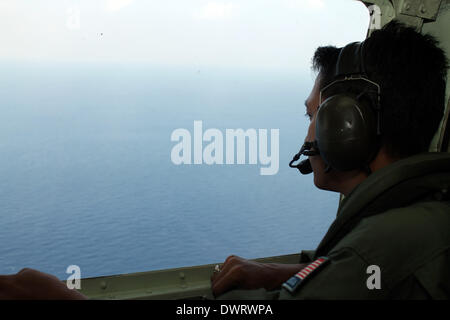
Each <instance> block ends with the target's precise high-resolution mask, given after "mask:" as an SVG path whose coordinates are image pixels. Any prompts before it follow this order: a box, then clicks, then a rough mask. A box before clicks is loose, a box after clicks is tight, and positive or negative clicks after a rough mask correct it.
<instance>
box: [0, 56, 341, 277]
mask: <svg viewBox="0 0 450 320" xmlns="http://www.w3.org/2000/svg"><path fill="white" fill-rule="evenodd" d="M1 69H2V72H1V74H0V99H1V100H0V101H1V103H0V110H1V113H0V114H1V116H0V226H1V229H0V243H1V244H0V274H12V273H16V272H18V271H19V270H20V269H22V268H24V267H29V268H35V269H38V270H41V271H43V272H47V273H51V274H54V275H56V276H57V277H59V278H60V279H66V278H67V277H68V274H66V269H67V267H68V266H69V265H77V266H79V267H80V269H81V277H82V278H88V277H96V276H104V275H113V274H125V273H132V272H142V271H149V270H158V269H166V268H175V267H182V266H193V265H201V264H208V263H217V262H222V261H223V260H225V259H226V257H227V256H228V255H231V254H235V255H238V256H241V257H244V258H260V257H267V256H274V255H282V254H291V253H298V252H300V251H301V250H303V249H314V248H315V247H316V246H317V245H318V244H319V242H320V240H321V239H322V237H323V236H324V234H325V233H326V231H327V229H328V227H329V226H330V224H331V223H332V222H333V220H334V218H335V216H336V210H337V205H338V199H339V197H338V195H337V194H335V193H331V192H327V191H321V190H318V189H317V188H316V187H315V186H314V184H313V177H312V175H308V176H302V175H300V174H299V173H298V171H296V170H293V169H291V168H289V167H288V163H289V161H290V160H291V159H292V157H293V155H294V154H295V153H296V152H297V151H298V150H299V148H300V146H301V145H302V143H303V139H304V137H305V134H306V130H307V126H308V121H309V120H308V119H307V118H306V117H304V112H305V108H304V105H303V101H304V100H305V99H306V97H307V96H308V94H309V90H310V89H311V87H312V84H313V77H312V76H311V74H310V72H309V70H306V71H299V70H250V69H249V70H243V69H236V70H234V69H233V70H232V69H224V68H222V69H219V68H213V67H162V66H158V67H156V66H140V65H132V66H130V65H126V64H117V65H113V64H109V65H107V64H105V65H98V64H97V65H93V64H68V63H52V64H42V63H41V64H38V63H32V62H27V63H8V64H5V63H4V64H3V66H2V68H1ZM194 121H202V124H203V128H204V129H203V130H206V129H208V128H215V129H218V130H220V131H221V132H225V131H226V129H238V128H242V129H244V130H247V129H250V128H254V129H267V130H268V131H269V132H270V129H279V170H278V172H277V173H276V174H274V175H261V174H260V167H261V165H258V164H257V165H254V164H248V162H247V164H239V165H238V164H234V165H227V164H222V165H217V164H213V165H208V164H201V165H200V164H191V165H186V164H181V165H175V164H174V163H173V162H172V161H171V150H172V148H173V147H174V145H175V144H176V142H173V141H171V139H170V138H171V134H172V132H173V131H174V130H176V129H178V128H185V129H186V130H188V131H190V132H191V133H193V130H194Z"/></svg>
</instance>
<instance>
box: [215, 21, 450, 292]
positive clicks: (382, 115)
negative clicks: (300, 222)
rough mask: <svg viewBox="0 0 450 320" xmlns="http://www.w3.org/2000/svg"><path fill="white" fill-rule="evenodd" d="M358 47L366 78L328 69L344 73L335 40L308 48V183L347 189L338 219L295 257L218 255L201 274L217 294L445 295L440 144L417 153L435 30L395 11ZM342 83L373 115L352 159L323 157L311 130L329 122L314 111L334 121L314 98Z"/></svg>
mask: <svg viewBox="0 0 450 320" xmlns="http://www.w3.org/2000/svg"><path fill="white" fill-rule="evenodd" d="M349 47H351V45H349V46H346V47H345V50H347V51H348V50H349V49H348V48H349ZM356 48H357V49H358V50H360V48H363V49H364V50H363V51H361V50H362V49H361V50H360V51H361V52H362V53H361V57H360V60H361V61H362V63H363V69H365V70H364V73H365V74H366V75H367V76H368V79H369V80H370V81H367V80H362V81H361V80H359V81H348V80H345V81H337V80H339V79H341V80H342V79H343V77H342V74H339V72H338V71H337V69H339V68H341V69H345V68H346V67H345V66H342V65H341V63H342V62H339V61H340V60H341V58H342V55H343V53H341V52H342V50H344V49H337V48H335V47H320V48H318V49H317V51H316V53H315V55H314V58H313V68H314V69H315V70H316V71H318V76H317V79H316V81H315V84H314V87H313V89H312V91H311V94H310V95H309V97H308V99H307V100H306V103H305V104H306V113H307V115H308V117H309V118H310V120H311V123H310V126H309V129H308V133H307V136H306V139H305V141H306V142H308V143H309V145H310V147H309V150H310V151H313V152H310V153H307V155H309V161H310V165H311V167H312V171H313V172H314V183H315V185H316V186H317V187H318V188H320V189H324V190H330V191H335V192H340V193H341V194H343V195H345V199H344V200H343V202H342V203H341V205H340V207H339V210H338V213H337V218H336V220H335V221H334V222H333V224H332V225H331V227H330V229H329V230H328V232H327V234H326V235H325V237H324V238H323V240H322V241H321V243H320V244H319V247H318V248H317V249H316V250H315V251H303V252H302V253H301V258H300V261H299V264H297V265H279V264H261V263H257V262H252V261H247V260H245V259H242V258H240V257H236V256H231V257H228V258H227V259H226V261H225V262H224V264H223V265H222V267H221V269H220V271H219V272H215V273H214V275H213V276H212V279H211V280H212V291H213V293H214V295H215V296H216V297H219V298H221V299H277V298H278V299H427V298H436V299H448V298H450V202H449V200H450V199H449V193H450V154H448V153H447V154H433V153H426V152H427V151H428V147H429V145H430V142H431V140H432V138H433V135H434V134H435V132H436V130H437V128H438V126H439V123H440V120H441V119H442V116H443V112H444V105H445V88H446V83H445V82H446V74H447V60H446V58H445V54H444V53H443V51H442V50H441V49H439V48H438V47H437V42H436V41H435V40H434V38H432V37H431V36H428V35H421V34H420V33H417V32H416V31H415V30H414V29H412V28H409V27H406V26H404V25H402V24H399V23H397V22H391V23H389V24H388V25H386V26H385V27H384V28H383V29H381V30H377V31H375V32H374V33H373V34H372V36H371V37H370V38H368V39H366V41H364V44H363V45H358V46H356ZM360 51H358V52H360ZM342 59H343V58H342ZM357 60H358V59H357ZM347 64H348V62H347ZM338 66H339V67H338ZM350 69H351V68H350ZM337 75H339V77H338V76H337ZM334 81H337V82H334ZM372 84H373V85H372ZM377 85H378V86H379V89H378V88H377ZM371 87H372V88H371ZM367 88H371V89H367ZM340 94H346V95H350V96H351V97H357V98H355V99H356V100H355V101H357V102H355V103H358V104H359V103H361V105H370V108H371V110H372V111H371V112H372V114H373V121H372V122H370V121H369V122H367V125H368V126H369V125H373V127H374V128H373V130H374V132H377V131H379V132H377V133H376V134H375V135H374V137H375V138H374V142H373V143H371V144H372V145H373V146H371V148H372V150H373V152H372V153H373V154H372V155H370V153H368V154H369V155H370V156H367V161H366V162H363V165H361V166H359V167H356V168H353V169H352V168H350V170H349V168H345V170H344V169H343V170H340V169H336V167H339V165H331V164H330V163H331V162H330V161H328V159H327V161H326V160H325V158H326V157H328V155H327V154H326V153H325V152H322V150H320V143H319V142H320V139H317V138H318V137H317V136H316V130H317V129H318V128H317V126H318V125H320V124H321V125H322V127H321V128H319V129H320V132H321V134H322V135H323V134H326V131H327V130H328V129H329V128H323V125H324V123H326V124H327V125H328V126H331V127H333V126H336V124H334V123H333V121H332V120H333V119H328V120H330V121H328V122H327V121H325V120H323V117H324V115H323V114H324V113H325V112H326V111H323V110H325V109H326V108H328V110H330V108H329V105H330V104H331V102H330V100H331V99H336V98H335V97H337V96H338V95H340ZM321 95H322V96H321ZM327 98H330V99H329V100H327ZM378 98H379V99H380V100H379V101H378V100H377V99H378ZM319 106H320V109H319ZM378 107H379V110H377V109H378ZM368 108H369V107H368ZM319 110H320V112H319ZM335 114H336V115H337V117H341V115H340V114H339V113H335ZM320 117H321V118H320ZM318 118H320V119H318ZM336 121H338V120H336ZM350 122H351V121H349V123H348V125H349V126H352V125H353V124H352V123H350ZM340 130H341V131H344V130H345V128H343V129H340ZM341 131H336V132H337V133H336V134H337V135H339V134H340V132H341ZM352 138H354V139H358V138H359V137H352ZM361 139H362V138H361ZM368 141H369V140H368ZM370 141H371V140H370ZM305 145H306V144H305ZM331 148H333V143H331ZM317 149H318V150H317ZM314 151H315V152H314ZM332 151H333V150H332ZM334 151H335V152H339V150H337V151H336V150H334ZM304 154H305V153H304ZM340 156H341V157H345V158H344V159H346V160H347V161H348V162H351V161H352V158H353V157H354V156H355V155H354V153H353V152H352V151H351V149H350V151H349V152H348V153H344V154H343V155H342V153H341V155H340ZM338 160H339V159H338ZM341 160H342V159H341ZM337 163H339V161H338V162H337ZM340 165H341V166H345V161H344V162H342V161H341V163H340ZM317 214H320V213H317ZM232 289H235V290H232ZM248 289H254V290H248ZM230 290H231V291H230Z"/></svg>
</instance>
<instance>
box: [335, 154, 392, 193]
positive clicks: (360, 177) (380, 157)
mask: <svg viewBox="0 0 450 320" xmlns="http://www.w3.org/2000/svg"><path fill="white" fill-rule="evenodd" d="M397 160H399V159H396V158H393V157H391V156H389V155H388V154H387V153H386V152H385V151H384V149H381V150H380V152H378V154H377V156H376V157H375V159H374V160H373V161H372V162H371V163H370V165H369V167H370V170H371V171H372V172H375V171H377V170H380V169H381V168H384V167H386V166H388V165H390V164H391V163H393V162H395V161H397ZM367 177H368V175H367V173H365V172H362V171H361V172H360V173H358V174H357V175H354V176H352V177H351V178H347V179H346V180H345V181H343V183H342V184H341V185H340V187H339V192H340V193H342V194H343V195H344V196H347V195H349V194H350V192H352V190H353V189H355V188H356V187H357V186H358V185H359V184H360V183H361V182H363V181H364V180H366V179H367Z"/></svg>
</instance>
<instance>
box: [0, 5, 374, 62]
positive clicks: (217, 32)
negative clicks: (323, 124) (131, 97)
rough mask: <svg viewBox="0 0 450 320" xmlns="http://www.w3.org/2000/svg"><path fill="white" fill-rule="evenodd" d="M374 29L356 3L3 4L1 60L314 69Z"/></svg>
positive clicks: (0, 6) (362, 9)
mask: <svg viewBox="0 0 450 320" xmlns="http://www.w3.org/2000/svg"><path fill="white" fill-rule="evenodd" d="M368 25H369V14H368V12H367V10H366V8H365V7H364V5H363V4H362V3H360V2H358V1H354V0H225V1H219V0H218V1H215V0H158V1H156V0H0V39H1V49H0V61H2V60H3V61H11V60H19V61H23V60H28V61H29V60H32V61H69V62H86V61H88V62H100V61H103V62H123V63H134V62H135V63H147V64H152V65H188V66H199V67H201V66H224V67H227V66H237V67H256V68H259V67H268V68H288V67H292V66H300V65H305V64H307V65H308V67H309V63H310V60H311V55H312V54H313V52H314V49H315V48H316V47H317V46H318V45H324V44H334V45H338V46H342V45H345V44H346V43H348V42H351V41H358V40H362V39H364V37H365V34H366V29H367V26H368Z"/></svg>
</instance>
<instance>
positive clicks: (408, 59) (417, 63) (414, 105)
mask: <svg viewBox="0 0 450 320" xmlns="http://www.w3.org/2000/svg"><path fill="white" fill-rule="evenodd" d="M341 50H342V49H338V48H336V47H331V46H328V47H320V48H318V49H317V50H316V52H315V54H314V58H313V69H314V70H315V71H317V72H318V76H317V78H316V81H315V84H314V88H313V90H312V92H311V94H310V96H309V97H308V99H307V100H306V106H307V114H308V115H309V116H310V118H311V124H310V127H309V130H308V135H307V137H306V139H305V140H306V141H314V139H315V119H316V115H317V110H318V106H319V103H320V101H319V94H320V90H322V89H323V88H324V87H326V86H327V85H329V84H330V83H332V82H333V81H334V80H335V78H334V73H335V68H336V63H337V60H338V57H339V55H340V52H341ZM363 60H364V65H365V69H366V73H367V76H368V77H369V79H371V80H372V81H374V82H376V83H378V84H379V85H380V87H381V110H382V112H381V136H380V137H379V146H380V148H379V152H378V153H377V154H376V156H375V158H374V160H373V161H372V162H371V163H370V167H371V169H372V171H373V170H376V169H378V168H380V167H382V166H384V165H387V164H389V163H390V162H393V161H395V160H396V159H400V158H404V157H408V156H411V155H414V154H417V153H420V152H426V151H427V150H428V147H429V144H430V142H431V139H432V138H433V135H434V133H435V132H436V130H437V128H438V125H439V122H440V120H441V118H442V115H443V111H444V103H445V100H444V99H445V79H446V73H447V61H446V58H445V54H444V53H443V51H442V50H441V49H440V48H438V47H437V42H436V40H435V39H434V38H433V37H431V36H429V35H422V34H420V33H418V32H416V31H415V30H414V29H413V28H410V27H406V26H404V25H402V24H399V23H397V22H391V23H389V24H388V25H386V26H385V27H384V28H383V29H381V30H378V31H375V32H373V34H372V36H371V37H370V38H368V39H367V40H366V41H365V45H364V52H363ZM349 83H350V84H349ZM363 89H364V84H361V83H360V82H355V83H352V82H347V83H345V84H344V85H336V86H333V87H332V88H331V89H329V90H326V91H325V92H323V97H322V100H325V99H326V98H327V97H329V96H332V95H334V94H337V93H349V94H358V93H360V92H362V90H363ZM365 99H367V101H365V103H369V104H371V105H372V106H373V98H371V97H369V96H368V97H366V98H365ZM374 112H375V111H374ZM349 157H351V155H349ZM310 161H311V165H312V168H313V170H314V181H315V184H316V185H317V187H319V188H322V189H327V190H334V191H339V192H342V193H345V191H348V190H346V189H348V188H346V187H345V186H344V185H346V184H349V183H350V184H352V183H353V184H355V183H359V182H361V181H362V180H363V179H364V178H365V174H364V172H363V171H362V170H360V169H358V170H353V171H346V172H339V171H336V170H331V171H330V172H329V173H325V167H326V165H325V163H324V162H323V160H322V159H321V158H320V157H319V156H313V157H310Z"/></svg>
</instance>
